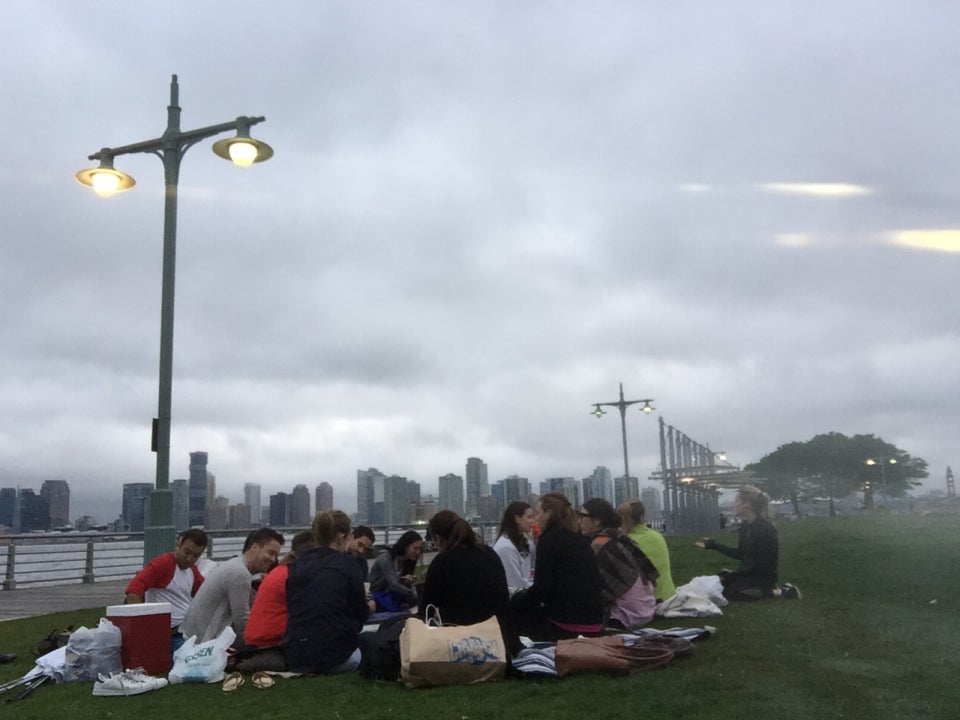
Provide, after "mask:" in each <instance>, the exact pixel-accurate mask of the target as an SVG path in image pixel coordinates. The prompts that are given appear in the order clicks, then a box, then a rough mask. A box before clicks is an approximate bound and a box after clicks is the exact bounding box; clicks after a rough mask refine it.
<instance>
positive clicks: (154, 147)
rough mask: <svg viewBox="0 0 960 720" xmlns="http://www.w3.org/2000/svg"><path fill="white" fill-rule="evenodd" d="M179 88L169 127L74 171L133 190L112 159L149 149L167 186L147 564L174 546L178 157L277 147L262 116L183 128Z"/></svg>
mask: <svg viewBox="0 0 960 720" xmlns="http://www.w3.org/2000/svg"><path fill="white" fill-rule="evenodd" d="M178 95H179V86H178V85H177V76H176V75H174V76H173V77H172V79H171V81H170V105H169V106H168V107H167V129H166V131H165V132H164V133H163V135H161V136H160V137H158V138H155V139H153V140H144V141H143V142H138V143H133V144H131V145H123V146H121V147H116V148H103V149H101V150H100V152H96V153H94V154H93V155H90V156H89V159H90V160H99V161H100V165H99V166H97V167H95V168H89V169H87V170H81V171H80V172H78V173H77V174H76V178H77V180H78V181H79V182H80V183H82V184H83V185H87V186H89V187H92V188H93V189H94V190H95V191H96V192H97V193H98V194H99V195H101V196H103V197H109V196H110V195H112V194H114V193H115V192H119V191H123V190H129V189H130V188H132V187H133V186H134V185H135V184H136V183H135V181H134V179H133V178H132V177H130V176H129V175H127V174H126V173H123V172H120V171H118V170H115V169H114V167H113V159H114V158H115V157H117V156H119V155H130V154H133V153H150V154H152V155H156V156H157V157H159V158H160V160H161V161H162V162H163V175H164V181H165V185H166V203H165V205H164V214H163V284H162V285H163V286H162V296H161V305H160V392H159V399H158V403H157V417H156V418H155V419H154V421H153V440H152V446H153V450H154V452H156V453H157V477H156V486H155V487H154V489H153V491H152V492H151V493H150V517H149V520H148V523H147V528H146V530H145V532H144V539H143V557H144V562H147V561H149V560H151V559H152V558H154V557H156V556H157V555H160V554H161V553H164V552H167V551H169V550H171V549H173V545H174V540H175V535H176V533H175V530H174V527H173V495H172V493H171V492H170V411H171V390H172V385H173V299H174V278H175V275H176V257H177V184H178V182H179V179H180V161H181V160H182V159H183V156H184V154H185V153H186V152H187V150H189V149H190V148H191V147H192V146H193V145H195V144H196V143H198V142H200V141H201V140H204V139H205V138H208V137H212V136H214V135H220V134H222V133H225V132H235V133H236V137H232V138H226V139H224V140H220V141H218V142H216V143H214V145H213V151H214V152H215V153H216V154H217V155H219V156H220V157H222V158H225V159H227V160H232V161H233V162H234V164H236V165H238V166H239V167H249V166H250V165H252V164H253V163H255V162H262V161H264V160H268V159H269V158H270V157H272V156H273V149H272V148H271V147H270V146H269V145H267V144H266V143H263V142H260V141H259V140H254V139H253V138H251V137H250V128H251V126H253V125H256V124H257V123H260V122H263V121H264V120H265V119H266V118H263V117H243V116H241V117H238V118H237V119H236V120H234V121H232V122H225V123H220V124H219V125H210V126H207V127H202V128H199V129H197V130H187V131H182V130H181V129H180V105H179V97H178Z"/></svg>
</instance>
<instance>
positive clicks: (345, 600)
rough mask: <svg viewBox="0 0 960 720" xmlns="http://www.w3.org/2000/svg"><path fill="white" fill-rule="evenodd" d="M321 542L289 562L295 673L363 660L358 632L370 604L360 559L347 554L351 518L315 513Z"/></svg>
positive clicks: (290, 662) (289, 636) (286, 642)
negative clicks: (359, 563)
mask: <svg viewBox="0 0 960 720" xmlns="http://www.w3.org/2000/svg"><path fill="white" fill-rule="evenodd" d="M313 533H314V535H316V537H317V542H318V544H319V547H317V548H314V549H312V550H307V551H306V552H304V553H303V554H301V555H299V556H298V557H297V560H296V562H294V563H293V564H292V565H290V574H289V576H288V577H287V630H286V633H285V634H284V636H283V654H284V656H285V657H286V660H287V669H288V670H290V671H291V672H296V673H312V674H320V675H332V674H334V673H341V672H350V671H352V670H356V669H357V667H358V666H359V665H360V650H359V649H358V647H357V635H359V634H360V630H361V629H362V628H363V623H364V621H366V619H367V616H368V614H369V610H370V608H369V607H368V605H367V599H366V592H365V591H364V588H363V579H362V578H361V576H360V568H358V567H357V563H356V561H354V559H353V558H352V557H350V556H349V555H347V554H346V549H347V538H348V536H349V534H350V518H349V517H347V515H346V514H345V513H343V512H341V511H340V510H332V511H329V512H322V513H317V516H316V517H315V518H314V519H313Z"/></svg>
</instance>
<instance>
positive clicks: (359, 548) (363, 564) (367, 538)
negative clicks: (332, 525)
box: [347, 525, 377, 582]
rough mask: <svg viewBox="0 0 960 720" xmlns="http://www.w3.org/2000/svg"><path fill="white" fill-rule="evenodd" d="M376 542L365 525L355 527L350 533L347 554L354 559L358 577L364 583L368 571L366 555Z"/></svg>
mask: <svg viewBox="0 0 960 720" xmlns="http://www.w3.org/2000/svg"><path fill="white" fill-rule="evenodd" d="M376 541H377V538H376V536H375V535H374V534H373V530H371V529H370V528H368V527H367V526H366V525H357V526H356V527H355V528H354V529H353V532H352V533H350V540H349V542H348V543H347V552H348V553H350V554H351V555H353V557H354V558H356V560H357V567H359V568H360V575H361V576H362V577H363V581H364V582H366V581H367V573H368V572H369V570H370V567H369V565H368V564H367V553H368V552H370V548H372V547H373V544H374V543H375V542H376Z"/></svg>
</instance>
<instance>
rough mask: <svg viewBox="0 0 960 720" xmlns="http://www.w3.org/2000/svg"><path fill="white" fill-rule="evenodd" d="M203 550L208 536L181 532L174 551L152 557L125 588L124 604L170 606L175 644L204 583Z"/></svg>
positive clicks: (172, 634)
mask: <svg viewBox="0 0 960 720" xmlns="http://www.w3.org/2000/svg"><path fill="white" fill-rule="evenodd" d="M206 547H207V534H206V533H205V532H204V531H203V530H200V529H199V528H190V529H189V530H184V531H183V532H182V533H180V535H179V536H177V544H176V545H175V546H174V549H173V552H168V553H164V554H163V555H158V556H157V557H155V558H154V559H153V560H151V561H150V562H149V563H147V566H146V567H145V568H143V570H141V571H140V572H138V573H137V574H136V576H135V577H134V578H133V580H131V581H130V584H129V585H127V590H126V593H127V594H126V598H125V599H124V602H125V603H127V604H132V603H142V602H165V603H170V633H171V636H172V637H173V638H174V644H177V645H178V644H179V643H177V642H176V640H177V639H179V638H180V636H179V627H180V623H182V622H183V617H184V615H186V612H187V609H188V608H189V607H190V602H191V601H192V600H193V598H194V596H195V595H196V594H197V592H198V591H199V590H200V586H201V585H202V584H203V575H201V574H200V571H199V570H198V569H197V560H199V559H200V557H201V556H202V555H203V551H204V550H205V549H206Z"/></svg>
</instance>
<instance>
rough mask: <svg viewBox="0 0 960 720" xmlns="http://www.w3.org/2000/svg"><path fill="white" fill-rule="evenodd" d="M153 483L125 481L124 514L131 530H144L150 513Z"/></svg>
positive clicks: (124, 518)
mask: <svg viewBox="0 0 960 720" xmlns="http://www.w3.org/2000/svg"><path fill="white" fill-rule="evenodd" d="M152 490H153V483H124V484H123V501H122V505H121V507H122V515H123V520H124V522H125V523H126V524H127V525H129V526H130V532H143V529H144V527H146V524H147V518H148V517H149V513H150V492H151V491H152Z"/></svg>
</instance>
